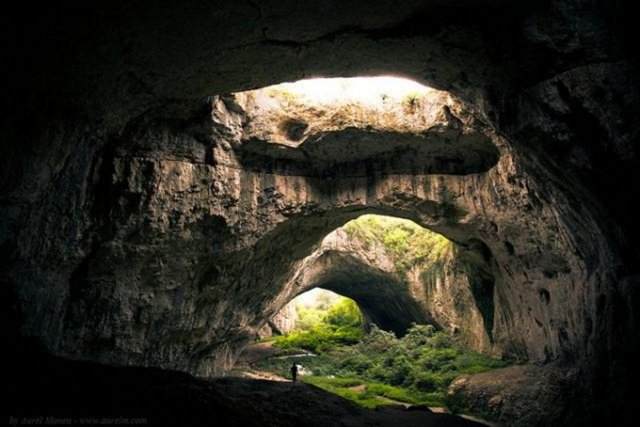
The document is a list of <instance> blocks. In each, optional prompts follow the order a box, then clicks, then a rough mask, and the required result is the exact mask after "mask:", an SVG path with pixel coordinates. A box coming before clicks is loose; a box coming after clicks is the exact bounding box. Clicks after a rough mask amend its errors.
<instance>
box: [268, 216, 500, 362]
mask: <svg viewBox="0 0 640 427" xmlns="http://www.w3.org/2000/svg"><path fill="white" fill-rule="evenodd" d="M485 255H486V256H489V255H487V254H484V255H483V254H480V252H479V251H478V250H477V248H471V247H470V246H467V247H464V246H462V245H458V244H456V243H454V242H452V241H451V240H449V239H447V238H446V237H444V236H442V235H440V234H438V233H435V232H433V231H430V230H429V229H426V228H424V227H421V226H419V225H418V224H416V223H415V222H413V221H411V220H408V219H402V218H397V217H391V216H383V215H376V214H365V215H361V216H360V217H357V218H355V219H352V220H350V221H348V222H347V223H345V224H344V225H343V226H341V227H338V228H337V229H335V230H333V231H332V232H330V233H328V234H327V235H326V236H325V237H324V238H323V239H322V241H321V242H320V244H319V246H318V247H317V248H316V249H315V250H314V251H313V253H312V254H310V255H309V256H308V257H307V258H305V260H304V261H303V262H302V263H301V267H300V268H298V269H297V271H296V272H295V273H294V274H293V277H292V278H291V279H290V280H289V281H288V282H287V285H286V286H285V288H284V293H283V295H282V298H280V299H279V300H280V301H282V303H281V306H280V307H284V309H282V310H280V312H279V313H278V314H277V315H276V316H274V318H288V317H290V315H289V314H288V312H287V310H290V307H291V305H290V304H289V305H286V304H287V302H288V301H290V300H293V299H294V298H295V297H298V296H299V298H302V297H303V295H305V292H307V291H309V290H312V289H315V288H322V289H326V290H329V291H332V292H335V293H337V294H340V295H344V296H346V297H348V298H351V299H353V300H354V301H355V302H356V303H357V305H358V306H359V308H360V309H361V311H362V314H363V320H364V326H365V329H366V330H369V329H370V327H371V325H372V324H375V325H377V326H378V327H380V328H381V329H383V330H387V331H392V332H394V333H395V334H396V335H397V336H403V335H404V334H405V333H406V331H407V330H408V329H409V328H410V327H411V326H412V324H414V323H416V324H431V325H433V326H435V327H436V328H437V329H441V330H444V331H446V332H447V333H450V334H453V335H460V336H461V340H462V341H463V342H466V343H467V344H468V345H470V346H473V347H474V348H476V349H479V350H487V349H488V348H489V347H490V345H491V331H492V328H493V311H494V304H493V292H494V289H493V288H494V283H493V276H492V275H491V271H490V263H488V262H487V259H486V258H485ZM311 295H312V296H313V295H314V294H311ZM320 295H321V294H320ZM306 298H312V297H306Z"/></svg>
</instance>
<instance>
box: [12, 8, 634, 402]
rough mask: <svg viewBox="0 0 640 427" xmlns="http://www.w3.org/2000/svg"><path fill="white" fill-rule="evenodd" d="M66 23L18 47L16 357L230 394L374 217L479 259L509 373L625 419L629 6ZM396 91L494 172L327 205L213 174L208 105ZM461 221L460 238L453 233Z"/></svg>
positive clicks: (31, 28) (347, 189) (219, 146)
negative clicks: (169, 374) (344, 88)
mask: <svg viewBox="0 0 640 427" xmlns="http://www.w3.org/2000/svg"><path fill="white" fill-rule="evenodd" d="M323 4H324V3H323ZM325 7H326V8H325ZM51 8H52V9H47V7H46V6H45V7H44V8H43V9H41V10H39V11H38V13H35V12H34V13H31V12H30V13H29V14H26V13H24V14H23V15H22V16H20V15H16V19H13V20H11V21H12V22H10V23H9V25H8V26H7V28H5V29H4V31H7V33H8V35H7V37H5V38H4V40H6V41H9V45H10V46H8V48H7V52H9V57H12V58H14V60H13V61H9V62H10V64H9V66H8V71H9V74H10V75H11V76H12V78H11V79H9V80H8V81H10V82H15V84H12V85H11V87H10V88H9V89H8V90H7V92H6V94H7V96H6V97H5V99H4V100H3V101H2V102H3V109H4V110H5V111H7V112H8V113H7V114H5V115H4V116H3V118H2V121H3V126H2V129H3V130H2V132H3V136H4V138H3V139H4V141H6V142H4V143H3V144H2V147H1V150H2V152H1V154H2V155H1V156H0V158H1V160H0V162H2V163H1V166H2V167H1V168H0V170H1V172H0V173H1V174H2V175H1V176H2V181H1V184H0V188H1V189H2V191H1V199H0V203H2V207H3V208H2V210H1V212H0V223H1V224H2V226H1V227H0V250H1V253H2V255H3V256H2V278H1V280H2V282H3V283H7V284H11V286H13V287H14V288H15V289H16V294H17V295H18V301H19V306H20V307H21V311H22V312H23V313H24V315H23V319H22V321H23V324H22V333H24V334H27V335H36V336H38V337H40V338H41V339H42V340H43V342H44V343H45V345H46V347H47V348H48V349H49V350H51V351H52V352H55V353H58V354H63V355H67V356H72V357H78V358H92V359H96V360H101V361H107V362H110V363H115V364H144V365H155V366H163V367H172V368H178V369H183V370H189V371H192V372H198V373H219V372H221V371H222V370H224V369H225V368H226V367H228V366H230V364H232V362H233V360H234V355H235V353H236V352H237V350H238V348H240V347H241V345H242V343H243V341H244V339H245V337H246V336H247V335H248V331H249V330H251V329H252V328H253V327H256V326H257V324H258V323H259V322H260V318H261V316H264V315H265V314H266V313H268V312H269V310H270V309H271V308H270V306H269V302H268V301H269V298H271V296H272V295H275V294H277V293H278V292H279V291H280V290H281V286H282V283H283V282H284V279H285V278H286V277H288V275H289V274H290V272H291V271H294V270H295V269H296V268H298V267H299V263H300V261H301V260H302V259H303V257H304V256H306V255H308V254H309V253H310V252H311V251H312V250H313V248H314V245H316V244H317V242H318V240H319V239H320V237H322V236H323V235H324V234H326V233H327V232H329V231H331V230H332V229H333V228H335V227H337V226H339V225H342V223H344V222H345V221H346V220H347V219H349V218H351V217H353V216H354V215H357V214H358V212H364V211H366V210H367V209H374V210H379V211H381V212H387V213H393V214H397V215H400V216H404V217H409V218H412V219H415V220H416V221H418V222H419V223H421V224H423V225H426V226H429V227H430V228H432V229H434V230H435V231H439V232H441V233H443V234H445V235H447V236H448V237H451V238H452V239H454V240H456V241H458V242H460V243H461V244H463V245H470V244H471V242H472V241H473V239H478V240H480V241H483V242H484V244H486V246H487V248H488V249H489V251H490V252H491V256H492V257H493V258H492V259H493V262H494V267H493V274H494V275H495V277H496V282H495V291H494V305H495V311H494V325H495V326H494V329H493V337H494V340H495V341H496V342H497V344H498V345H500V346H501V348H502V350H503V352H504V353H505V354H511V355H516V356H518V357H521V358H525V359H530V360H534V361H539V362H554V361H556V362H563V363H569V364H572V365H575V366H578V367H580V369H581V375H579V376H578V378H579V379H578V384H579V385H580V388H579V390H581V392H580V393H579V394H578V396H577V398H576V401H580V402H598V401H599V402H604V403H603V404H602V406H601V407H600V406H596V408H602V409H603V410H604V412H603V413H604V414H606V413H608V412H606V411H607V410H610V411H613V410H615V409H616V408H618V409H619V408H620V407H622V406H623V405H624V404H625V403H626V402H627V401H628V400H627V396H628V395H629V394H628V393H627V388H626V387H628V386H629V384H631V383H632V381H631V379H632V378H633V377H634V376H635V375H636V374H637V373H636V372H635V371H634V370H633V369H632V366H633V363H632V361H633V360H635V358H636V356H637V355H638V342H637V338H635V337H637V336H638V334H637V331H638V324H637V322H638V320H637V319H638V318H639V316H638V313H637V310H638V308H637V307H639V305H638V302H639V301H638V300H639V297H638V291H637V289H638V275H637V273H638V272H637V266H638V265H640V263H639V261H640V256H639V251H638V248H637V245H635V244H634V242H636V241H637V239H638V237H640V236H639V229H638V225H637V222H636V221H635V218H634V216H633V212H634V209H633V208H632V203H633V200H635V198H636V197H635V195H636V194H637V192H636V191H635V190H634V189H633V184H634V183H635V182H637V181H638V171H639V170H640V168H638V166H639V165H638V124H637V123H639V122H640V121H639V120H638V119H639V118H640V117H639V115H640V113H639V109H638V108H639V107H638V105H639V104H638V97H639V96H638V93H639V91H638V78H637V76H638V75H639V73H638V72H637V57H636V56H634V54H633V53H632V51H631V50H630V49H629V45H630V40H632V37H630V34H631V26H630V18H629V17H630V16H632V14H631V13H630V12H629V10H627V9H626V8H627V3H625V2H616V1H607V2H596V1H550V2H545V3H543V4H540V3H538V4H534V2H525V3H518V4H511V3H509V2H482V1H478V2H473V5H472V6H469V5H468V4H467V2H463V1H460V2H453V3H451V2H448V3H447V4H446V5H444V4H443V3H441V2H429V3H423V2H415V3H406V4H403V5H402V6H394V7H391V6H389V5H368V8H367V9H366V10H363V9H362V8H360V7H358V5H357V4H354V5H353V6H352V5H350V4H349V5H347V4H335V5H326V4H325V6H321V5H304V7H303V5H300V4H297V3H295V4H294V3H287V2H277V3H275V2H274V3H273V4H270V3H261V4H260V5H259V6H256V5H254V4H252V3H247V4H244V3H241V2H229V4H218V5H214V4H211V3H205V2H189V4H188V5H184V6H180V7H177V6H166V5H160V4H155V5H154V7H152V8H151V7H146V5H144V2H142V3H138V4H135V5H131V4H126V3H118V2H116V3H111V4H110V6H108V7H107V6H104V7H103V6H99V5H98V6H96V7H94V5H92V6H91V10H89V9H88V6H81V5H76V4H72V3H68V4H65V5H55V6H51ZM316 8H317V9H318V10H316ZM27 17H28V18H29V19H26V18H27ZM327 58H331V59H330V60H329V59H327ZM248 63H251V66H247V64H248ZM389 72H391V73H398V74H402V75H407V76H410V77H412V78H415V79H417V80H418V81H421V82H426V83H428V84H430V85H433V86H434V87H438V88H441V89H446V90H449V91H451V92H452V93H453V94H454V95H455V96H457V98H458V100H459V101H460V102H461V103H462V104H463V105H464V106H465V108H466V110H467V111H468V114H469V115H470V116H473V117H475V119H476V120H477V121H478V124H477V126H478V127H479V128H481V130H482V132H485V133H487V134H489V135H490V136H491V138H492V140H493V142H494V143H496V144H497V145H498V147H499V148H500V152H501V158H500V160H499V163H498V165H497V166H496V167H495V168H494V169H492V170H491V171H489V172H487V173H484V174H478V175H469V176H462V177H452V176H437V177H434V176H423V177H416V178H408V177H397V176H395V177H394V176H387V177H382V176H378V175H375V176H373V178H375V179H372V177H368V178H367V179H362V180H360V181H358V180H345V181H342V182H340V183H337V184H336V185H335V187H334V188H333V190H332V191H330V192H324V193H323V192H322V191H320V190H321V189H322V188H323V187H322V185H316V184H314V183H313V182H311V181H312V180H311V181H309V180H307V179H300V178H296V177H293V176H292V177H279V176H276V175H270V174H255V173H252V172H250V171H243V170H239V169H234V168H232V167H229V168H226V167H221V166H220V165H219V164H218V163H216V162H219V161H220V159H224V160H227V158H228V159H230V160H231V161H233V157H234V152H233V150H231V151H229V150H228V149H227V148H225V143H224V142H223V141H225V140H231V139H232V135H224V134H220V131H221V128H217V129H215V128H212V125H211V121H210V120H209V117H210V116H209V114H210V111H211V103H210V102H209V101H207V100H206V99H205V97H207V96H209V95H213V94H222V93H227V92H230V91H236V90H239V89H243V88H253V87H258V86H264V85H267V84H271V83H276V82H279V81H283V80H292V79H297V78H301V77H305V76H315V75H356V74H378V73H389ZM229 117H231V116H229ZM416 182H419V183H420V185H418V186H416ZM422 188H425V189H428V190H425V191H423V190H422ZM267 189H270V190H269V191H266V190H267ZM443 189H445V190H446V191H443ZM259 194H260V195H261V196H262V197H263V200H266V203H265V204H264V205H263V206H258V204H257V200H258V197H257V196H258V195H259ZM300 194H304V197H301V196H300ZM450 206H454V207H456V208H458V209H460V211H461V212H464V213H465V214H464V215H462V216H461V217H460V218H457V219H455V220H454V221H450V218H445V216H446V215H443V213H445V212H446V211H447V210H446V208H447V207H450ZM288 236H296V237H295V238H293V240H292V239H291V238H290V237H288ZM540 325H542V326H540ZM612 402H613V403H612ZM607 408H608V409H607Z"/></svg>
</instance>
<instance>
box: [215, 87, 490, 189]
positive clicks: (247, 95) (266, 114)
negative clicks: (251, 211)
mask: <svg viewBox="0 0 640 427" xmlns="http://www.w3.org/2000/svg"><path fill="white" fill-rule="evenodd" d="M215 105H216V111H214V120H215V119H216V118H219V120H218V121H219V124H220V125H221V126H227V125H228V120H229V117H230V113H229V112H230V111H231V112H233V113H234V114H239V116H238V118H237V119H238V120H239V122H238V123H240V122H241V123H242V126H241V127H238V128H237V129H236V130H234V132H237V131H239V132H240V133H237V136H238V137H239V139H240V140H239V141H238V144H237V145H236V146H235V147H236V149H237V150H238V153H239V159H240V161H241V162H242V164H243V165H244V166H245V167H248V168H251V169H253V170H259V169H264V168H265V165H268V166H267V169H268V170H269V172H274V171H277V172H279V173H283V174H287V175H293V174H301V175H305V176H309V175H312V176H319V177H322V178H326V177H327V176H345V175H357V176H361V175H363V174H366V173H368V172H367V170H366V169H365V168H364V165H365V163H364V162H368V163H366V164H368V165H369V169H372V168H373V169H375V170H376V171H377V172H384V173H389V174H391V173H397V174H407V173H411V174H422V173H425V174H427V173H441V174H467V173H477V172H481V171H485V170H488V169H489V168H491V167H492V166H493V165H495V163H496V162H497V159H498V151H497V149H496V147H495V146H494V144H493V143H492V142H491V141H490V139H489V138H488V137H487V136H486V135H484V134H482V133H480V132H478V130H477V129H475V128H472V127H469V126H467V125H466V124H465V123H467V122H469V120H468V118H467V117H465V113H464V109H463V107H462V105H461V104H460V103H459V102H458V101H457V100H455V99H454V98H453V97H452V96H451V95H450V94H449V93H448V92H444V91H440V90H436V89H432V88H429V87H426V86H423V85H421V84H420V83H417V82H415V81H412V80H407V79H403V78H399V77H389V76H382V77H353V78H327V79H324V78H323V79H309V80H300V81H297V82H292V83H282V84H277V85H273V86H267V87H263V88H258V89H254V90H249V91H244V92H236V93H232V94H228V95H225V96H222V97H219V98H218V99H217V101H216V104H215ZM234 120H235V119H234Z"/></svg>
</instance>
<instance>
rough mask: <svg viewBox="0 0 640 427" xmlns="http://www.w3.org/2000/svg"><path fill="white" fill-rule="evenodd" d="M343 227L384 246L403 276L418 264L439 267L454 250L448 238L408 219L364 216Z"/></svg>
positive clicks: (353, 235) (359, 236)
mask: <svg viewBox="0 0 640 427" xmlns="http://www.w3.org/2000/svg"><path fill="white" fill-rule="evenodd" d="M343 229H344V230H345V231H346V232H347V233H348V234H349V235H350V236H352V237H357V238H359V239H360V240H362V241H364V242H366V243H368V244H370V245H371V244H376V243H378V244H382V245H384V247H385V249H386V252H387V253H388V254H389V256H391V258H392V259H393V262H394V264H395V266H396V270H397V271H398V273H399V274H400V275H405V274H406V273H407V272H408V271H409V270H411V269H412V268H413V267H417V266H420V267H422V269H423V270H430V269H433V268H436V267H437V266H440V265H442V263H443V262H444V260H445V258H446V256H448V255H449V254H450V251H451V249H452V244H451V242H450V241H449V240H448V239H447V238H446V237H444V236H441V235H440V234H437V233H434V232H432V231H429V230H427V229H425V228H422V227H420V226H419V225H417V224H416V223H414V222H412V221H409V220H406V219H399V218H392V217H386V216H380V215H363V216H361V217H360V218H357V219H354V220H353V221H350V222H348V223H347V224H345V225H344V227H343Z"/></svg>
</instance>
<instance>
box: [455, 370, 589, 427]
mask: <svg viewBox="0 0 640 427" xmlns="http://www.w3.org/2000/svg"><path fill="white" fill-rule="evenodd" d="M574 375H575V372H572V371H570V370H567V369H554V368H552V367H547V368H541V367H539V366H532V365H517V366H510V367H508V368H503V369H497V370H495V371H491V372H486V373H482V374H476V375H462V376H460V377H459V378H457V379H456V380H455V381H454V382H453V383H451V385H450V386H449V391H448V393H447V400H448V402H449V404H451V405H454V407H458V408H465V410H467V411H473V412H475V413H482V414H486V416H487V417H488V418H489V419H491V420H494V421H497V422H499V423H500V424H501V425H508V426H534V425H556V424H562V422H563V420H566V419H567V418H570V417H568V414H567V411H570V410H571V409H572V405H571V404H570V401H571V400H572V399H573V398H574V397H575V396H573V392H572V390H571V385H572V384H573V383H574V382H575V379H574V378H573V376H574ZM573 410H576V409H573ZM577 410H579V411H581V412H582V413H581V414H579V415H580V416H584V408H579V409H577ZM571 415H572V416H573V417H571V418H577V416H578V414H571Z"/></svg>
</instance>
